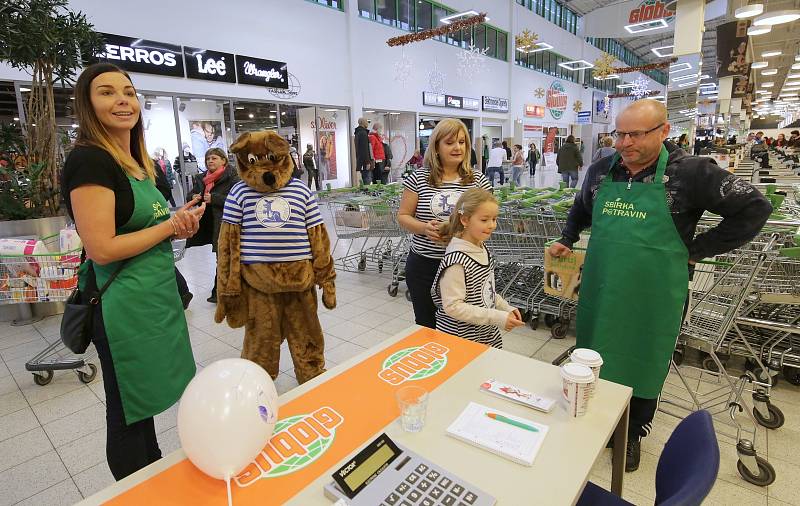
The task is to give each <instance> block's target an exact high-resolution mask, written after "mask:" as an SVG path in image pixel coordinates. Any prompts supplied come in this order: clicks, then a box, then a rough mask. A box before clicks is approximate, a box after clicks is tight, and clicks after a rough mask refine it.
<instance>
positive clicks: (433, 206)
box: [397, 118, 502, 329]
mask: <svg viewBox="0 0 800 506" xmlns="http://www.w3.org/2000/svg"><path fill="white" fill-rule="evenodd" d="M501 151H502V149H501ZM469 152H470V142H469V132H468V131H467V127H466V126H465V125H464V123H462V122H461V121H459V120H457V119H452V118H447V119H444V120H442V121H440V122H439V124H437V125H436V128H434V129H433V132H432V133H431V137H430V142H429V144H428V149H427V150H426V151H425V166H424V167H423V168H422V169H420V170H417V171H414V172H412V173H411V174H410V175H409V176H407V177H406V178H405V179H404V180H403V196H402V198H401V200H400V209H399V210H398V213H397V219H398V221H399V222H400V225H401V226H402V227H403V228H404V229H406V230H408V231H409V232H411V233H412V234H414V236H413V238H412V239H411V251H410V252H409V254H408V259H407V261H406V284H407V285H408V291H409V293H410V295H411V304H412V305H413V306H414V319H415V321H416V323H417V324H418V325H423V326H425V327H429V328H432V329H433V328H436V306H435V305H434V304H433V299H432V298H431V287H432V286H433V279H434V278H435V277H436V271H437V270H438V268H439V261H440V260H441V259H442V257H443V256H444V252H445V248H446V245H445V243H444V241H443V239H442V237H441V235H440V234H439V227H440V226H441V224H442V222H443V221H444V220H447V219H448V218H449V217H450V214H451V213H452V212H453V209H454V208H455V205H456V201H458V199H459V197H460V196H461V194H462V193H463V192H464V191H466V190H468V189H470V188H476V187H480V188H484V189H490V188H491V185H490V184H489V181H487V180H486V177H484V176H483V175H482V174H480V173H477V172H473V171H472V169H471V168H470V166H469V160H468V159H467V156H469Z"/></svg>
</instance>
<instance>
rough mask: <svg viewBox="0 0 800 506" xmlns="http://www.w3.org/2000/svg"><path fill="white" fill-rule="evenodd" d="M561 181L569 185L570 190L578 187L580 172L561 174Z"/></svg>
mask: <svg viewBox="0 0 800 506" xmlns="http://www.w3.org/2000/svg"><path fill="white" fill-rule="evenodd" d="M561 180H562V181H564V182H565V183H567V186H569V187H570V188H575V187H576V186H578V171H577V170H576V171H574V172H573V171H568V172H562V173H561Z"/></svg>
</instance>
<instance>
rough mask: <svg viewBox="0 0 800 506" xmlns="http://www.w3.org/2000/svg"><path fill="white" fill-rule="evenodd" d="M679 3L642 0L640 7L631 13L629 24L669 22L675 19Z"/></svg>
mask: <svg viewBox="0 0 800 506" xmlns="http://www.w3.org/2000/svg"><path fill="white" fill-rule="evenodd" d="M677 3H678V2H677V1H675V0H673V1H671V2H670V1H668V2H662V1H661V0H642V2H640V3H639V7H637V8H635V9H633V10H631V11H630V14H629V15H628V23H631V24H634V23H645V22H647V21H655V20H656V19H664V20H665V21H667V22H670V21H672V20H673V19H674V18H675V8H676V5H677Z"/></svg>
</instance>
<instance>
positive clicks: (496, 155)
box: [486, 141, 508, 186]
mask: <svg viewBox="0 0 800 506" xmlns="http://www.w3.org/2000/svg"><path fill="white" fill-rule="evenodd" d="M507 161H508V157H507V156H506V150H505V149H503V147H502V146H501V145H500V143H499V142H497V141H495V143H494V147H493V148H492V150H491V151H489V161H488V162H487V164H486V177H487V178H488V179H489V183H490V184H491V185H492V186H494V175H495V173H499V174H500V185H503V184H504V183H505V182H506V175H505V173H504V172H503V162H507Z"/></svg>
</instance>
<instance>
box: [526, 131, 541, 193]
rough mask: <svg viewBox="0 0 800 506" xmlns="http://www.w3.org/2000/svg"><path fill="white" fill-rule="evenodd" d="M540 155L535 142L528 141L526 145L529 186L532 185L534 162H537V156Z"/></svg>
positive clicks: (534, 171) (534, 172)
mask: <svg viewBox="0 0 800 506" xmlns="http://www.w3.org/2000/svg"><path fill="white" fill-rule="evenodd" d="M540 157H541V155H540V154H539V150H538V149H537V148H536V144H534V143H533V142H531V143H530V145H529V146H528V158H527V161H528V171H529V172H530V175H531V186H533V176H535V175H536V164H538V163H539V158H540Z"/></svg>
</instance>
